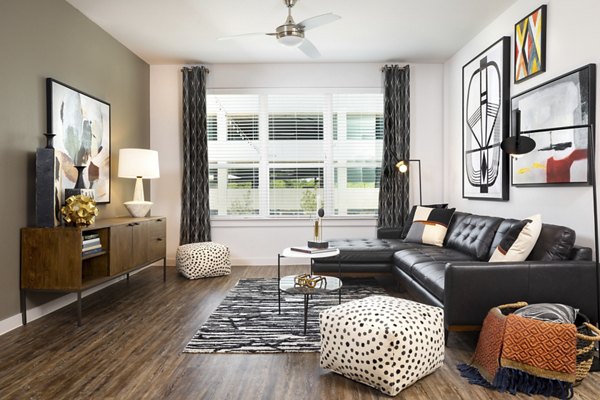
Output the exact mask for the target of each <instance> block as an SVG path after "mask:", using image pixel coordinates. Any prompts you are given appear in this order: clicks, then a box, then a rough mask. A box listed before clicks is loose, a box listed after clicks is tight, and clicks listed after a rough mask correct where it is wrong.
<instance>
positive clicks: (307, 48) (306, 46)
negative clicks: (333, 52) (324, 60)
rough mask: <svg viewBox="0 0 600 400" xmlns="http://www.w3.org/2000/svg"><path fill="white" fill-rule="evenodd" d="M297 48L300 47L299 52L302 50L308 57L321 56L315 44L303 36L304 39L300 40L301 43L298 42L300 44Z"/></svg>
mask: <svg viewBox="0 0 600 400" xmlns="http://www.w3.org/2000/svg"><path fill="white" fill-rule="evenodd" d="M298 48H299V49H300V51H301V52H303V53H304V54H306V55H307V56H309V57H310V58H319V57H321V53H319V50H317V48H316V47H315V45H314V44H312V42H311V41H310V40H308V39H306V38H304V40H303V41H302V43H301V44H300V46H298Z"/></svg>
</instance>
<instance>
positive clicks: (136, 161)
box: [119, 149, 160, 217]
mask: <svg viewBox="0 0 600 400" xmlns="http://www.w3.org/2000/svg"><path fill="white" fill-rule="evenodd" d="M159 177H160V172H159V170H158V152H157V151H154V150H146V149H121V150H119V178H135V180H136V181H135V190H134V192H133V200H132V201H126V202H125V203H124V204H125V207H127V211H129V214H131V216H132V217H145V216H146V214H148V211H150V207H152V202H151V201H145V200H144V183H143V182H142V179H154V178H159Z"/></svg>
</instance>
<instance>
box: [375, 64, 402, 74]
mask: <svg viewBox="0 0 600 400" xmlns="http://www.w3.org/2000/svg"><path fill="white" fill-rule="evenodd" d="M394 67H398V68H399V69H404V68H408V67H409V64H406V65H404V66H402V67H400V66H399V65H398V64H391V65H387V64H385V65H384V66H383V67H381V71H382V72H383V71H385V69H386V68H394Z"/></svg>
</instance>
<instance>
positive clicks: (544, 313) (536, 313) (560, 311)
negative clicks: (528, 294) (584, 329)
mask: <svg viewBox="0 0 600 400" xmlns="http://www.w3.org/2000/svg"><path fill="white" fill-rule="evenodd" d="M578 311H579V310H578V309H576V308H573V307H571V306H567V305H565V304H558V303H539V304H530V305H528V306H525V307H523V308H519V309H518V310H517V311H515V315H520V316H521V317H525V318H531V319H537V320H540V321H547V322H556V323H559V324H573V323H575V318H576V317H577V312H578Z"/></svg>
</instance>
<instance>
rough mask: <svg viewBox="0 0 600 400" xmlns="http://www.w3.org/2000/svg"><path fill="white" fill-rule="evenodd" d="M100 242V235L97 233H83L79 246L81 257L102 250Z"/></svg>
mask: <svg viewBox="0 0 600 400" xmlns="http://www.w3.org/2000/svg"><path fill="white" fill-rule="evenodd" d="M102 251H103V249H102V243H100V235H98V234H97V233H89V234H85V235H83V245H82V246H81V255H82V256H83V257H85V256H89V255H91V254H96V253H100V252H102Z"/></svg>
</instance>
